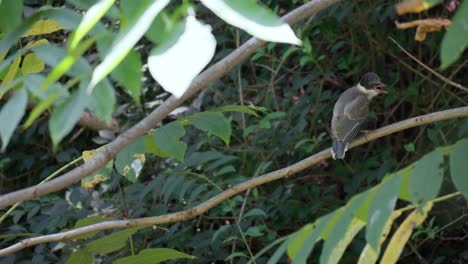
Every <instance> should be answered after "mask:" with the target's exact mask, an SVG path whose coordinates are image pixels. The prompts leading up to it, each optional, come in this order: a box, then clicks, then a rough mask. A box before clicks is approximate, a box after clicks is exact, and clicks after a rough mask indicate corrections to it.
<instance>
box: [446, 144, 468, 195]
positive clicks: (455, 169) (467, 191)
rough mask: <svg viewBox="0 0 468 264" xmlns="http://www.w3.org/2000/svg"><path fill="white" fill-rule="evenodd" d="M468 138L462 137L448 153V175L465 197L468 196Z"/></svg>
mask: <svg viewBox="0 0 468 264" xmlns="http://www.w3.org/2000/svg"><path fill="white" fill-rule="evenodd" d="M467 162H468V139H466V138H465V139H462V140H460V141H458V142H457V144H455V147H454V148H453V150H452V153H451V154H450V175H451V176H452V181H453V183H454V185H455V188H457V190H458V191H460V192H461V193H462V194H463V195H464V196H465V197H466V198H468V177H467V176H468V163H467Z"/></svg>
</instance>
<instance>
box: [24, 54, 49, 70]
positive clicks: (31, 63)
mask: <svg viewBox="0 0 468 264" xmlns="http://www.w3.org/2000/svg"><path fill="white" fill-rule="evenodd" d="M43 70H44V62H43V61H42V60H41V59H40V58H39V57H38V56H37V55H36V54H34V53H29V54H28V55H26V56H25V57H24V59H23V65H22V66H21V71H22V72H23V74H24V75H27V74H31V73H38V72H42V71H43Z"/></svg>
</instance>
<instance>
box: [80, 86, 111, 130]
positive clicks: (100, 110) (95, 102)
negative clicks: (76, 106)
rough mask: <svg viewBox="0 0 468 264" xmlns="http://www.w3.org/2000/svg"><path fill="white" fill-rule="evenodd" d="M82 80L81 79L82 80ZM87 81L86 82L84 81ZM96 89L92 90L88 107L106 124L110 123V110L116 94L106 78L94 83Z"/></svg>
mask: <svg viewBox="0 0 468 264" xmlns="http://www.w3.org/2000/svg"><path fill="white" fill-rule="evenodd" d="M82 82H83V81H82ZM85 83H87V82H85ZM96 87H97V89H95V90H93V92H92V93H91V95H90V96H89V97H90V102H89V105H88V108H89V109H90V110H91V111H92V112H94V113H96V115H97V116H98V117H100V118H101V119H102V120H104V122H106V123H107V124H108V125H110V123H111V118H112V112H114V107H115V104H116V100H117V99H116V96H115V91H114V88H113V87H112V85H111V83H110V81H109V79H108V78H105V79H104V80H103V81H102V82H100V83H98V84H97V85H96Z"/></svg>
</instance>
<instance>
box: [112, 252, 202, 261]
mask: <svg viewBox="0 0 468 264" xmlns="http://www.w3.org/2000/svg"><path fill="white" fill-rule="evenodd" d="M180 258H185V259H195V258H196V257H195V256H192V255H188V254H185V253H183V252H180V251H177V250H175V249H171V248H148V249H143V250H142V251H140V253H138V255H136V256H130V257H125V258H120V259H117V260H115V261H114V264H133V263H138V264H154V263H159V262H162V261H167V260H173V259H180Z"/></svg>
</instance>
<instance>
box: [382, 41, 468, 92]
mask: <svg viewBox="0 0 468 264" xmlns="http://www.w3.org/2000/svg"><path fill="white" fill-rule="evenodd" d="M388 38H389V39H390V40H391V41H392V42H393V43H395V45H397V47H398V48H400V49H401V50H402V51H403V52H404V53H405V54H406V55H408V56H409V57H410V58H411V59H413V60H414V61H416V62H417V63H418V64H419V65H421V66H422V67H424V68H425V69H426V70H428V71H429V72H431V73H432V74H434V75H435V76H437V77H438V78H439V79H441V80H442V81H444V82H446V83H448V84H450V85H452V86H453V87H455V88H458V89H460V90H463V91H465V92H468V88H466V87H465V86H463V85H461V84H458V83H456V82H454V81H451V80H449V79H447V78H445V77H444V76H442V75H441V74H440V73H438V72H436V71H434V70H433V69H431V68H430V67H429V66H427V65H426V64H424V63H423V62H422V61H420V60H418V59H417V58H416V57H414V56H413V55H411V53H409V52H408V51H407V50H405V48H403V47H402V46H401V45H400V44H399V43H398V42H397V41H396V40H394V39H393V38H392V37H388Z"/></svg>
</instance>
